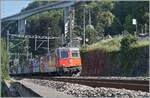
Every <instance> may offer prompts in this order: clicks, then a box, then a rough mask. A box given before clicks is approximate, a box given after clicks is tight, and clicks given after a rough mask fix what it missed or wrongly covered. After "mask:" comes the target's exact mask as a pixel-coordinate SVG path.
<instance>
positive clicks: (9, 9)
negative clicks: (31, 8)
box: [1, 0, 32, 18]
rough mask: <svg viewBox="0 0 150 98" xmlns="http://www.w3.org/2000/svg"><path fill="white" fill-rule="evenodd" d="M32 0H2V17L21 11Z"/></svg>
mask: <svg viewBox="0 0 150 98" xmlns="http://www.w3.org/2000/svg"><path fill="white" fill-rule="evenodd" d="M30 2H32V0H1V18H4V17H7V16H11V15H14V14H16V13H19V12H20V11H21V9H23V8H25V7H26V6H27V5H28V4H29V3H30Z"/></svg>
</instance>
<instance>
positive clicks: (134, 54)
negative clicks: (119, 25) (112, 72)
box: [121, 35, 139, 75]
mask: <svg viewBox="0 0 150 98" xmlns="http://www.w3.org/2000/svg"><path fill="white" fill-rule="evenodd" d="M136 41H137V38H136V37H134V36H132V35H128V36H126V37H124V38H123V39H122V40H121V63H122V64H121V65H122V66H121V67H122V70H123V72H124V74H125V75H130V74H131V71H132V67H133V65H135V63H136V60H137V59H138V55H139V54H138V50H137V49H133V48H132V47H131V45H132V44H136Z"/></svg>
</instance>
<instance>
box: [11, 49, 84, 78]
mask: <svg viewBox="0 0 150 98" xmlns="http://www.w3.org/2000/svg"><path fill="white" fill-rule="evenodd" d="M80 70H81V58H80V52H79V48H70V47H61V48H57V49H55V51H54V52H53V53H51V54H50V53H48V54H46V55H44V56H41V57H36V58H34V59H31V60H30V61H29V62H28V64H24V65H19V64H18V65H15V66H12V67H10V69H9V72H10V75H12V76H13V75H39V74H40V75H42V74H46V75H47V74H48V75H49V74H52V75H53V74H56V75H63V74H75V73H78V72H79V71H80Z"/></svg>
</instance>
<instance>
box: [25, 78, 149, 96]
mask: <svg viewBox="0 0 150 98" xmlns="http://www.w3.org/2000/svg"><path fill="white" fill-rule="evenodd" d="M25 80H26V81H28V82H33V83H36V84H39V85H42V86H47V87H51V88H53V89H56V90H57V91H60V92H64V93H65V94H68V95H73V96H76V97H124V98H129V97H150V93H149V92H142V91H134V90H126V89H116V88H105V87H96V88H93V87H90V86H85V85H79V84H73V83H67V82H59V81H52V80H40V79H25Z"/></svg>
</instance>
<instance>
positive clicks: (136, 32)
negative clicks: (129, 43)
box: [135, 21, 138, 35]
mask: <svg viewBox="0 0 150 98" xmlns="http://www.w3.org/2000/svg"><path fill="white" fill-rule="evenodd" d="M137 32H138V31H137V21H136V33H135V35H137Z"/></svg>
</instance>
